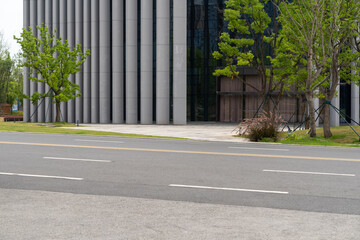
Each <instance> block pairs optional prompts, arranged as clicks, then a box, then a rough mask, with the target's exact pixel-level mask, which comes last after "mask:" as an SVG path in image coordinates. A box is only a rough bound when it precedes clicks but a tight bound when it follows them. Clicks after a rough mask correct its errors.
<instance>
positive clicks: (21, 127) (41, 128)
mask: <svg viewBox="0 0 360 240" xmlns="http://www.w3.org/2000/svg"><path fill="white" fill-rule="evenodd" d="M64 127H76V125H74V124H69V123H46V124H45V123H23V122H15V123H14V122H0V131H11V132H31V133H57V134H78V135H97V136H117V137H142V138H166V139H184V138H175V137H159V136H150V135H141V134H127V133H114V132H102V131H91V130H83V129H81V127H78V128H77V129H67V128H64Z"/></svg>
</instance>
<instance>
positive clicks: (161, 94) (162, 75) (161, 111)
mask: <svg viewBox="0 0 360 240" xmlns="http://www.w3.org/2000/svg"><path fill="white" fill-rule="evenodd" d="M156 41H157V42H156V123H157V124H169V116H170V1H169V0H157V1H156Z"/></svg>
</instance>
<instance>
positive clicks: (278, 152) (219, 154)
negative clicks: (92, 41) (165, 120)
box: [0, 132, 360, 215]
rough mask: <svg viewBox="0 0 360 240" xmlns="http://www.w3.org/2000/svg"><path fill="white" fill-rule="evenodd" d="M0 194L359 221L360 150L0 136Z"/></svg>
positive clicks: (18, 134)
mask: <svg viewBox="0 0 360 240" xmlns="http://www.w3.org/2000/svg"><path fill="white" fill-rule="evenodd" d="M0 153H1V155H0V189H20V190H40V191H48V192H59V193H75V194H87V195H101V196H120V197H131V198H144V199H159V200H172V201H183V202H192V203H202V204H219V205H234V206H250V207H263V208H272V209H287V210H297V211H308V212H320V213H335V214H348V215H360V157H359V153H360V150H359V148H335V147H313V146H291V145H278V144H253V143H224V142H206V141H190V140H189V141H186V140H185V141H184V140H167V139H145V138H144V139H142V138H119V137H97V136H84V135H79V136H76V135H52V134H33V133H11V132H1V133H0Z"/></svg>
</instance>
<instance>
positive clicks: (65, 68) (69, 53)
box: [14, 25, 90, 122]
mask: <svg viewBox="0 0 360 240" xmlns="http://www.w3.org/2000/svg"><path fill="white" fill-rule="evenodd" d="M37 29H38V31H39V32H40V37H36V36H34V34H33V32H32V29H31V28H29V30H27V29H25V28H24V29H23V31H22V33H21V35H20V37H19V38H17V37H14V38H15V39H16V40H17V42H18V43H19V44H20V46H21V49H22V57H24V59H25V60H24V63H23V65H22V66H24V67H28V68H29V69H30V71H29V78H30V79H31V80H32V81H35V82H42V83H45V84H47V85H48V86H49V89H50V91H49V92H47V93H43V94H40V93H38V92H35V93H33V95H32V96H30V99H31V101H32V102H33V103H36V102H37V101H38V100H39V99H40V98H45V97H49V98H51V99H52V101H53V102H55V104H56V121H57V122H58V121H60V103H61V102H67V101H69V100H70V99H75V98H76V97H79V96H80V95H81V94H80V93H79V91H80V87H79V85H77V84H75V83H73V82H71V81H70V80H69V77H70V75H74V74H76V73H77V72H79V71H80V70H81V65H82V64H83V63H84V62H85V60H86V58H87V56H89V55H90V50H87V51H86V52H85V53H83V52H82V49H81V45H80V44H77V45H76V46H75V47H74V48H73V49H72V48H71V46H69V44H68V42H67V40H66V41H63V40H62V39H61V38H56V37H55V35H54V34H51V33H50V32H49V29H48V27H47V26H46V25H42V26H37ZM55 32H56V30H55ZM35 71H36V72H37V73H38V78H35V77H33V76H32V73H33V72H35ZM28 97H29V96H28Z"/></svg>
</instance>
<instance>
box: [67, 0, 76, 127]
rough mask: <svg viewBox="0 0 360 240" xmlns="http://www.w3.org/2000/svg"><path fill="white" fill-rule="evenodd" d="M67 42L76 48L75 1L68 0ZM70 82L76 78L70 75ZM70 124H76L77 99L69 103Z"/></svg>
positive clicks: (71, 47)
mask: <svg viewBox="0 0 360 240" xmlns="http://www.w3.org/2000/svg"><path fill="white" fill-rule="evenodd" d="M66 22H67V40H68V43H69V46H70V49H71V50H73V49H74V47H75V1H74V0H67V21H66ZM69 80H70V81H71V82H72V83H75V76H74V75H70V76H69ZM68 122H70V123H75V99H70V100H69V101H68Z"/></svg>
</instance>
